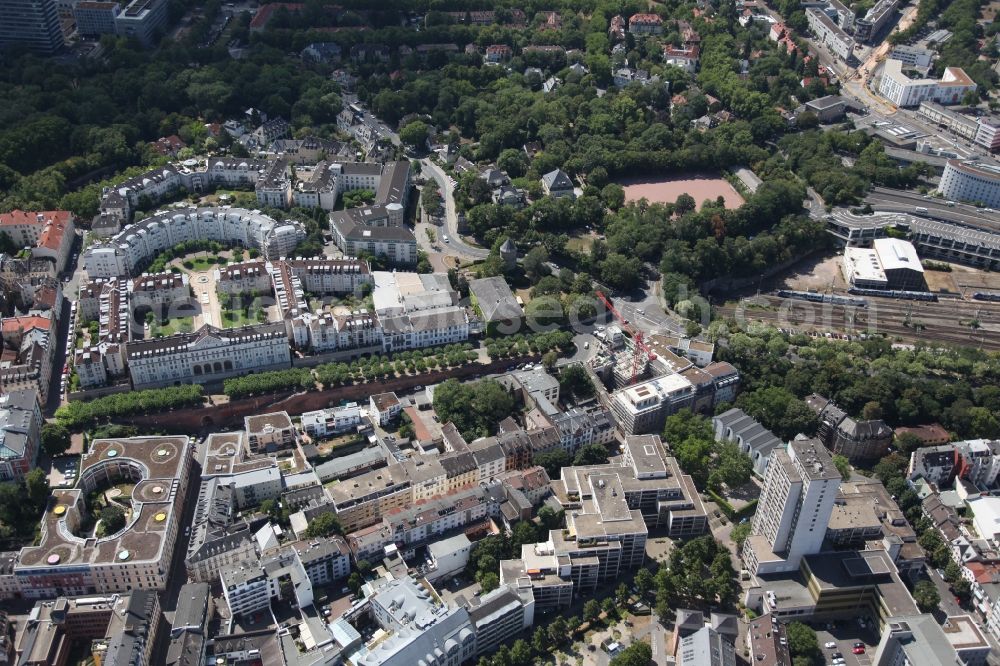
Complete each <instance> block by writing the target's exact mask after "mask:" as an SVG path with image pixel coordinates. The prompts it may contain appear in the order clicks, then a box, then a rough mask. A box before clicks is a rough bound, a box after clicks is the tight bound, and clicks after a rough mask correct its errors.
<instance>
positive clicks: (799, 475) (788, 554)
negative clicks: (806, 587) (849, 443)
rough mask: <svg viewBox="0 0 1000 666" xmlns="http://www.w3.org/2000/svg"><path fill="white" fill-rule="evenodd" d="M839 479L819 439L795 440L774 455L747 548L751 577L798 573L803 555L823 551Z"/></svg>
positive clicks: (746, 560)
mask: <svg viewBox="0 0 1000 666" xmlns="http://www.w3.org/2000/svg"><path fill="white" fill-rule="evenodd" d="M840 481H841V476H840V472H839V471H838V470H837V466H836V465H834V464H833V458H832V457H831V456H830V452H829V451H828V450H827V448H826V447H825V446H823V444H822V443H821V442H819V440H815V439H812V440H794V441H792V442H790V443H789V444H788V448H787V450H785V451H782V450H776V451H774V452H773V453H772V454H771V460H770V462H769V463H768V466H767V475H766V476H765V477H764V490H763V492H762V494H761V497H760V501H759V502H758V505H757V512H756V513H755V514H754V517H753V522H752V524H751V529H750V536H749V537H748V538H747V542H746V546H745V547H744V554H743V557H744V561H745V562H746V564H747V569H748V570H749V571H750V572H751V573H752V574H753V575H757V574H758V573H765V574H766V573H780V572H784V571H796V570H798V568H799V563H800V562H801V561H802V558H803V557H804V556H806V555H812V554H815V553H818V552H819V551H820V548H821V547H822V545H823V538H824V537H825V535H826V530H827V526H828V525H829V523H830V514H831V513H832V512H833V506H834V502H835V500H836V498H837V490H838V489H839V488H840Z"/></svg>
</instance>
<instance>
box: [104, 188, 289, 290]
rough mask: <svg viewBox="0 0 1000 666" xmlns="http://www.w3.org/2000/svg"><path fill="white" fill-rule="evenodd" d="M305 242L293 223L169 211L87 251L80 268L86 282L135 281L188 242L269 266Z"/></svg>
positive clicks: (255, 214)
mask: <svg viewBox="0 0 1000 666" xmlns="http://www.w3.org/2000/svg"><path fill="white" fill-rule="evenodd" d="M305 237H306V232H305V229H304V228H303V227H302V224H301V223H299V222H295V221H291V220H286V221H284V222H279V221H277V220H275V219H273V218H271V217H268V216H267V215H264V214H262V213H260V212H259V211H253V210H247V209H245V208H230V207H228V206H226V207H221V208H191V209H187V210H174V211H169V212H164V213H158V214H156V215H153V216H152V217H148V218H146V219H144V220H142V221H140V222H136V223H135V224H132V225H129V226H127V227H125V228H124V229H122V230H121V231H120V232H118V233H117V234H115V235H114V236H113V237H112V238H110V239H108V240H107V241H103V242H101V243H97V244H94V245H92V246H90V247H89V248H87V250H86V252H85V253H84V268H86V270H87V275H88V276H90V278H91V279H93V278H111V277H128V276H132V275H136V274H138V273H140V272H141V268H142V267H144V266H145V265H146V264H147V263H149V261H151V260H152V259H153V257H155V256H156V255H157V254H158V253H160V252H162V251H163V250H166V249H168V248H171V247H174V246H176V245H178V244H180V243H184V242H186V241H193V240H205V241H218V242H220V243H227V244H232V245H240V246H243V247H248V248H256V249H258V250H260V252H261V254H262V255H264V257H265V258H266V259H269V260H274V259H279V258H281V257H283V256H285V255H287V254H288V253H289V252H291V251H292V250H293V249H295V246H296V245H298V244H299V243H300V242H302V240H303V239H304V238H305Z"/></svg>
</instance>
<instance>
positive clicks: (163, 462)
mask: <svg viewBox="0 0 1000 666" xmlns="http://www.w3.org/2000/svg"><path fill="white" fill-rule="evenodd" d="M189 447H190V441H189V440H188V438H187V437H134V438H129V439H99V440H95V441H94V442H93V444H92V446H91V449H90V451H89V452H88V453H86V454H84V456H83V460H82V462H81V466H80V467H81V471H80V481H79V487H77V488H73V489H70V490H55V491H53V493H52V498H51V499H50V501H49V506H48V508H47V510H46V511H45V514H44V515H43V516H42V523H41V528H42V530H41V537H40V538H41V541H40V543H39V545H37V546H29V547H27V548H24V549H22V550H21V555H20V561H19V563H18V564H17V565H16V566H15V574H17V572H19V571H22V570H24V569H30V568H32V567H42V568H45V569H47V570H49V571H51V570H52V569H53V568H57V567H70V566H79V565H87V564H89V565H96V564H105V565H106V564H111V563H121V564H125V563H126V562H128V563H133V562H136V563H137V562H145V561H155V560H158V559H159V557H160V553H161V551H162V549H163V547H164V545H165V544H166V542H167V538H168V534H170V532H171V529H170V528H171V526H172V525H173V523H174V521H175V519H176V517H177V516H176V512H175V508H176V506H177V505H178V502H177V492H178V491H179V488H180V477H181V475H182V474H184V473H185V471H184V470H185V462H186V461H187V458H188V456H189ZM123 467H124V469H127V470H128V473H129V474H131V475H132V478H131V479H129V478H127V477H124V476H123V477H122V478H121V481H120V482H121V483H129V482H134V483H135V486H134V488H133V490H132V498H131V499H132V509H133V515H132V517H131V522H130V523H129V525H128V526H127V527H126V528H125V529H124V530H123V531H121V532H119V533H118V534H116V535H112V536H111V537H105V538H101V539H96V538H86V539H85V538H82V537H79V536H76V535H74V534H73V531H72V529H71V525H72V524H74V522H75V520H76V518H77V517H78V515H79V512H80V509H81V506H82V503H83V497H84V495H85V493H87V492H90V491H91V490H92V489H95V488H97V487H98V486H99V485H103V484H105V483H106V479H107V475H108V474H109V473H114V472H115V471H117V470H119V469H122V468H123Z"/></svg>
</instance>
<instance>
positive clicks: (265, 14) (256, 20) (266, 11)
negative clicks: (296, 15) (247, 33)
mask: <svg viewBox="0 0 1000 666" xmlns="http://www.w3.org/2000/svg"><path fill="white" fill-rule="evenodd" d="M279 7H284V8H285V9H287V10H288V11H290V12H299V11H302V10H303V9H305V5H304V4H302V3H298V2H272V3H270V4H267V5H263V6H262V7H261V8H260V9H258V10H257V13H256V14H255V15H254V17H253V20H251V21H250V29H251V30H256V29H260V28H263V27H264V26H266V25H267V22H268V21H270V20H271V14H273V13H274V12H275V10H277V9H278V8H279Z"/></svg>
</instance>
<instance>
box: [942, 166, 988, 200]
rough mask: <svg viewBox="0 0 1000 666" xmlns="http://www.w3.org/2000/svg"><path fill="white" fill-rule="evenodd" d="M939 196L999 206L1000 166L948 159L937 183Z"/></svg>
mask: <svg viewBox="0 0 1000 666" xmlns="http://www.w3.org/2000/svg"><path fill="white" fill-rule="evenodd" d="M938 191H939V192H940V193H941V196H943V197H945V198H947V199H950V200H953V201H971V202H978V203H982V204H984V205H986V206H991V207H992V206H996V207H1000V168H998V167H996V166H994V165H992V164H989V163H986V162H976V161H973V160H969V161H965V162H963V161H960V160H948V162H947V164H945V167H944V174H942V176H941V184H940V185H938Z"/></svg>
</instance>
